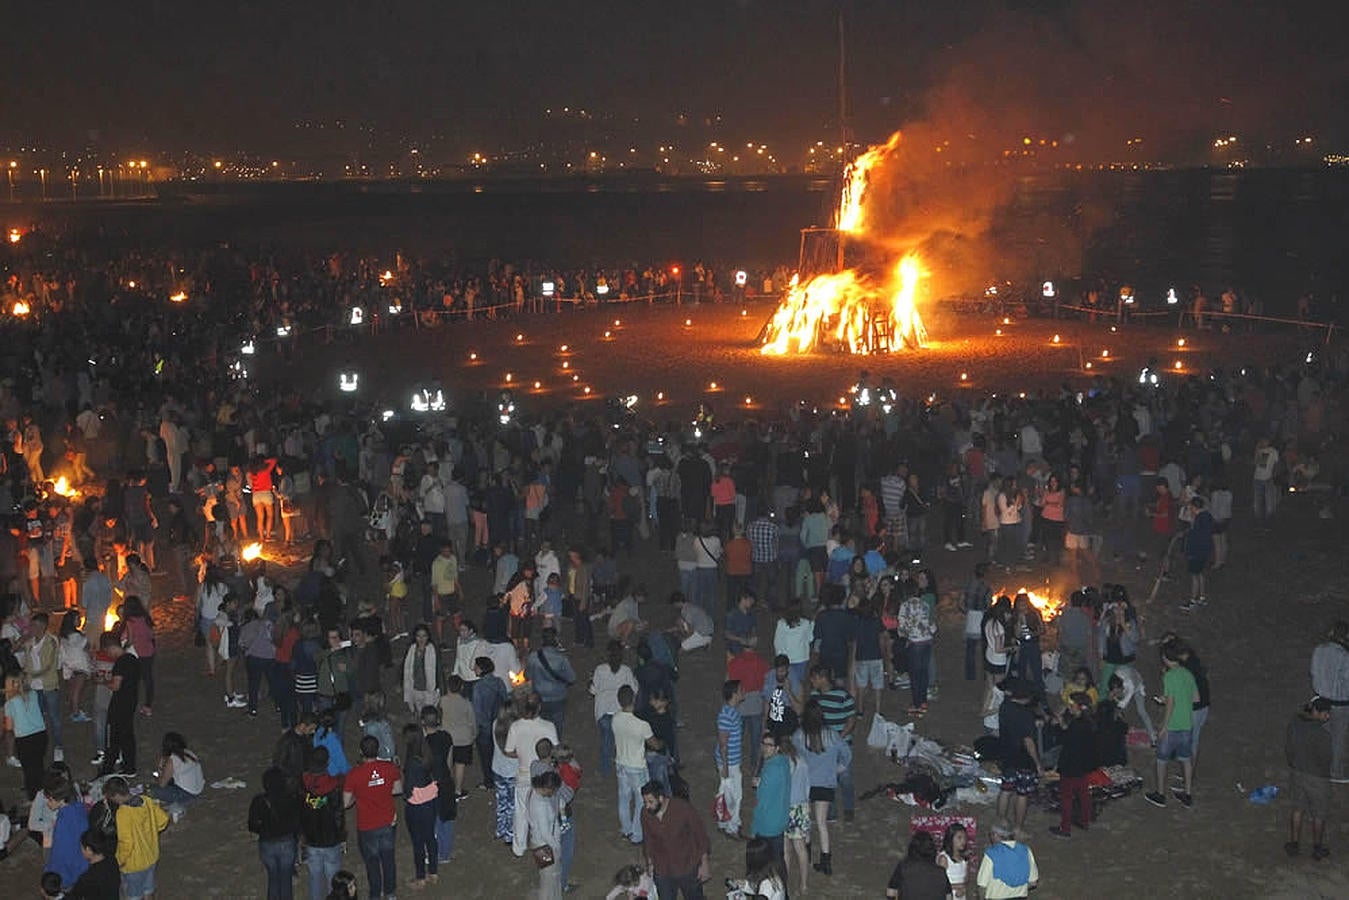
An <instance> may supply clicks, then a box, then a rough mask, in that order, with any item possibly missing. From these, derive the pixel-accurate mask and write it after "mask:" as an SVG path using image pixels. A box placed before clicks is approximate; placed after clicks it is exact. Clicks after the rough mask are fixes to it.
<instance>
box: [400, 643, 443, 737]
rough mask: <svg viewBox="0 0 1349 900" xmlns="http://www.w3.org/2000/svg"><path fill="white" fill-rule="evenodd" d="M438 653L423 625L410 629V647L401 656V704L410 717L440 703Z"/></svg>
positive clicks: (416, 715) (418, 714)
mask: <svg viewBox="0 0 1349 900" xmlns="http://www.w3.org/2000/svg"><path fill="white" fill-rule="evenodd" d="M439 675H440V654H439V651H438V650H437V649H436V645H435V642H434V641H432V640H431V630H430V629H429V628H427V627H426V626H425V625H418V626H417V627H416V628H414V629H412V644H411V645H410V646H409V647H408V652H407V655H406V656H404V657H403V702H404V703H406V704H407V707H408V709H409V710H410V711H411V712H412V715H413V717H418V716H420V715H421V714H422V709H423V708H425V707H427V706H438V705H439V704H440V688H439V684H440V678H439Z"/></svg>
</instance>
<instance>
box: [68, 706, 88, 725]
mask: <svg viewBox="0 0 1349 900" xmlns="http://www.w3.org/2000/svg"><path fill="white" fill-rule="evenodd" d="M70 721H72V722H92V721H93V719H91V718H89V714H88V713H87V712H85V711H84V710H82V709H77V710H75V714H74V715H72V716H71V717H70Z"/></svg>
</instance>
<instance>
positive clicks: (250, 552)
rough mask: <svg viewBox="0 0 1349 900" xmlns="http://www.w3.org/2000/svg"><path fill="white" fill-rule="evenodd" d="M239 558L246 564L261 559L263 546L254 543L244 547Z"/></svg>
mask: <svg viewBox="0 0 1349 900" xmlns="http://www.w3.org/2000/svg"><path fill="white" fill-rule="evenodd" d="M239 556H240V557H241V558H242V559H243V561H244V562H252V561H253V560H255V559H258V558H259V557H261V556H262V545H261V544H259V543H258V542H257V541H254V542H253V543H251V544H249V545H247V546H246V547H244V549H243V551H242V552H241V553H240V554H239Z"/></svg>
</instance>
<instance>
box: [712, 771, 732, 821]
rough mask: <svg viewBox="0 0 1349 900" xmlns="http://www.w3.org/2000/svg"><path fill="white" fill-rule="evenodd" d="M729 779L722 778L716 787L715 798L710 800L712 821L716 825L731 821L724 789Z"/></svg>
mask: <svg viewBox="0 0 1349 900" xmlns="http://www.w3.org/2000/svg"><path fill="white" fill-rule="evenodd" d="M729 781H730V779H729V778H723V779H722V780H721V784H720V785H719V786H718V787H717V796H716V797H714V798H713V799H712V819H713V821H715V822H716V823H717V824H719V825H720V824H724V823H726V822H729V821H731V806H730V804H729V803H728V802H727V801H726V788H727V786H728V782H729Z"/></svg>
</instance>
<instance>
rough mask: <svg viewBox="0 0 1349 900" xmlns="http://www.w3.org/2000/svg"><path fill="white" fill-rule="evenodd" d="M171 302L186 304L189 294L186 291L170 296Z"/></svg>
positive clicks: (133, 283) (133, 284)
mask: <svg viewBox="0 0 1349 900" xmlns="http://www.w3.org/2000/svg"><path fill="white" fill-rule="evenodd" d="M132 287H135V282H132ZM169 301H170V302H172V303H186V302H187V292H186V291H178V292H176V293H173V294H170V295H169Z"/></svg>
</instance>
